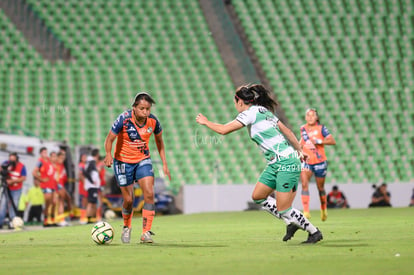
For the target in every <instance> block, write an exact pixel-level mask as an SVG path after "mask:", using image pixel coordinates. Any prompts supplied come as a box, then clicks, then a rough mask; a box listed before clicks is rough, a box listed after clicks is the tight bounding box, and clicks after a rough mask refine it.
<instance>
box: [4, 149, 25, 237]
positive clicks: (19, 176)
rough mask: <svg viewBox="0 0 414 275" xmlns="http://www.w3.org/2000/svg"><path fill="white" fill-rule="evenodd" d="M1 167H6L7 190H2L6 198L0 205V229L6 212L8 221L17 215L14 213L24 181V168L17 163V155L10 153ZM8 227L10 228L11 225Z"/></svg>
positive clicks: (21, 164)
mask: <svg viewBox="0 0 414 275" xmlns="http://www.w3.org/2000/svg"><path fill="white" fill-rule="evenodd" d="M2 166H3V167H5V166H7V171H8V175H7V178H6V183H7V189H5V190H4V191H6V192H7V196H6V197H5V199H2V200H1V204H0V229H1V228H2V226H3V222H4V218H5V217H6V214H7V210H8V213H9V219H10V221H11V220H13V218H14V217H15V216H16V214H17V213H16V212H15V211H17V206H18V204H19V200H20V196H21V194H22V187H23V182H24V181H25V180H26V167H25V166H24V164H23V163H21V162H20V161H19V155H17V153H10V154H9V159H8V160H6V161H4V162H3V163H2ZM9 195H10V196H9ZM9 198H10V199H11V200H9ZM13 205H14V207H13ZM9 227H11V228H12V226H11V225H10V226H9Z"/></svg>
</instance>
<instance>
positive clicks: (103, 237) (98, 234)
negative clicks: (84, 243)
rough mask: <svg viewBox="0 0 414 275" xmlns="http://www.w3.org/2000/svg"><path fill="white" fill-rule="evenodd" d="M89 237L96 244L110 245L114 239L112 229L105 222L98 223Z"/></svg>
mask: <svg viewBox="0 0 414 275" xmlns="http://www.w3.org/2000/svg"><path fill="white" fill-rule="evenodd" d="M91 236H92V240H93V241H94V242H95V243H97V244H110V243H111V242H112V240H113V239H114V229H113V228H112V226H111V225H110V224H109V223H107V222H98V223H96V224H95V225H94V226H93V227H92V231H91Z"/></svg>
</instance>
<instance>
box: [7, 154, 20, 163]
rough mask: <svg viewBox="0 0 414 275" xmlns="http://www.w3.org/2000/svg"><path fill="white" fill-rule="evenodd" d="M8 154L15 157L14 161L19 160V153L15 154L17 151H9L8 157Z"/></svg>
mask: <svg viewBox="0 0 414 275" xmlns="http://www.w3.org/2000/svg"><path fill="white" fill-rule="evenodd" d="M10 156H14V157H15V158H16V162H19V155H18V154H17V152H11V153H10V154H9V157H10Z"/></svg>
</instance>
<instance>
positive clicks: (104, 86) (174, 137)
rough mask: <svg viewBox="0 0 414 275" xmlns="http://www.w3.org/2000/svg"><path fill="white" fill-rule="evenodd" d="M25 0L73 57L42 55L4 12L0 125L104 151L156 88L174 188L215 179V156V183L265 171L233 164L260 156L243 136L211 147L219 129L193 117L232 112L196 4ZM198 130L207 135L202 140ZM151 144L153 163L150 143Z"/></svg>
mask: <svg viewBox="0 0 414 275" xmlns="http://www.w3.org/2000/svg"><path fill="white" fill-rule="evenodd" d="M27 2H28V3H29V4H31V5H32V8H33V10H35V11H36V13H37V15H38V16H40V17H41V18H42V19H43V20H44V21H45V23H46V25H47V26H48V27H49V28H50V29H51V30H52V31H53V33H54V34H55V35H56V36H57V37H58V38H59V39H61V40H62V41H63V42H64V43H65V46H66V47H67V48H69V49H70V51H71V54H72V56H73V60H72V61H69V62H63V61H57V62H55V63H53V64H52V63H49V62H47V61H44V60H43V59H42V57H41V56H40V55H39V54H38V53H37V52H36V51H35V50H34V49H33V48H32V47H31V46H30V45H29V44H28V43H27V41H26V40H25V39H24V38H23V36H22V35H21V34H20V32H19V31H17V30H16V28H15V27H14V25H13V24H12V23H11V22H10V21H9V20H8V18H7V17H6V16H5V15H4V13H2V11H0V32H1V35H0V40H1V41H0V42H1V43H0V44H1V45H2V48H1V49H0V52H1V54H2V56H4V58H3V57H2V58H1V59H0V65H1V66H0V92H1V93H2V94H1V95H2V101H1V104H2V108H1V110H2V111H1V121H0V127H1V128H9V127H11V125H12V123H13V124H14V123H18V124H20V125H19V126H21V127H24V128H26V129H28V130H29V131H31V132H34V133H35V134H37V135H39V136H40V137H42V138H45V139H53V140H67V141H68V143H69V144H71V145H80V144H93V145H96V146H98V147H99V148H100V149H101V150H103V143H104V139H105V137H106V134H107V133H108V131H109V129H110V126H111V124H112V123H113V121H114V120H115V118H116V116H117V115H118V114H120V113H121V112H122V111H124V110H125V109H127V108H129V107H130V104H131V101H132V98H133V96H134V95H135V94H136V93H137V92H138V91H150V92H151V93H152V95H153V96H154V98H155V100H156V102H157V104H156V105H155V106H154V107H153V112H154V113H155V114H156V115H157V116H158V118H159V119H160V121H161V123H162V125H163V128H164V140H165V144H166V147H167V158H168V160H169V165H170V170H171V171H172V174H173V182H172V184H173V185H175V187H176V188H178V187H179V186H180V185H181V184H185V183H188V184H199V183H205V184H211V183H212V182H213V181H214V178H215V176H214V165H215V163H216V161H217V160H219V161H220V164H219V175H218V183H220V184H222V183H236V182H237V183H254V182H255V180H256V178H257V176H258V173H259V172H260V170H259V169H254V170H251V169H243V170H242V172H239V171H237V170H235V167H238V163H236V161H237V160H241V159H243V160H244V161H247V162H248V163H259V164H263V163H264V162H263V160H262V158H261V156H260V154H258V153H257V152H256V150H257V149H256V148H255V146H254V144H251V142H249V140H248V137H247V134H246V133H237V134H233V135H230V136H228V137H225V138H224V139H223V140H222V141H221V143H217V144H215V143H214V142H213V141H214V137H218V135H214V134H213V133H212V132H211V131H207V130H206V129H205V128H204V127H201V126H198V125H197V124H196V123H195V121H194V118H195V116H196V114H197V113H198V112H203V113H205V114H207V115H209V117H211V119H215V120H217V121H220V122H226V121H229V120H231V119H232V118H234V117H235V115H236V111H235V110H234V107H233V103H232V93H233V92H234V87H233V85H232V82H231V80H230V77H229V75H228V73H227V72H226V69H225V67H224V64H223V62H222V60H221V58H220V55H219V53H218V51H217V49H216V46H215V44H214V41H213V39H212V37H211V36H210V35H208V33H209V30H208V29H207V24H206V22H205V19H204V18H203V15H202V12H201V9H200V7H199V5H198V2H197V1H185V0H177V1H141V2H137V1H135V0H127V1H119V2H118V1H105V2H98V1H94V0H86V1H81V2H79V1H76V0H69V1H66V0H65V1H63V0H58V1H48V0H40V1H38V0H28V1H27ZM160 18H162V20H160ZM23 110H24V111H23ZM195 135H198V136H199V137H200V138H205V139H207V142H206V143H205V144H198V145H197V144H196V143H195V139H194V136H195ZM231 144H238V145H239V146H234V147H233V146H230V145H231ZM240 144H243V147H241V146H240ZM246 144H247V145H246ZM240 148H243V149H242V150H241V149H240ZM151 149H152V154H153V157H154V159H155V160H157V159H158V158H159V157H158V156H157V155H158V154H157V152H156V147H155V144H154V143H153V142H152V144H151ZM246 151H248V152H251V151H254V153H252V154H248V155H246V154H245V152H246ZM229 156H230V157H229ZM260 166H261V165H260ZM260 166H259V167H260ZM155 168H156V170H157V167H155ZM229 171H232V172H229ZM234 171H237V173H236V172H234Z"/></svg>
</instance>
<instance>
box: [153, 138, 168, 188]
mask: <svg viewBox="0 0 414 275" xmlns="http://www.w3.org/2000/svg"><path fill="white" fill-rule="evenodd" d="M154 137H155V144H156V145H157V149H158V153H159V154H160V158H161V161H162V167H163V170H164V174H165V175H167V176H168V178H169V179H170V180H171V174H170V170H169V169H168V165H167V158H166V157H165V146H164V140H163V138H162V132H161V133H159V134H158V135H154Z"/></svg>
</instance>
